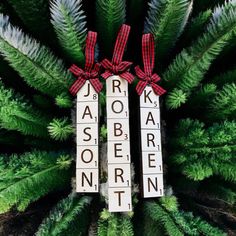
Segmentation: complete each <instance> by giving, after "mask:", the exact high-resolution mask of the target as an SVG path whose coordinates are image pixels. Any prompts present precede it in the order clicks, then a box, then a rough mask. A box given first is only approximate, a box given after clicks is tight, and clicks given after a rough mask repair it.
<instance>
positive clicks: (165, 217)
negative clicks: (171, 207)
mask: <svg viewBox="0 0 236 236" xmlns="http://www.w3.org/2000/svg"><path fill="white" fill-rule="evenodd" d="M145 212H146V214H147V215H148V216H149V217H150V218H151V219H152V220H154V222H155V223H156V224H161V225H162V227H163V228H164V230H165V232H166V233H167V234H168V235H170V236H172V235H173V236H178V235H181V236H183V235H184V233H183V232H182V231H181V229H180V228H179V227H178V226H177V225H176V224H175V222H174V220H173V219H172V217H171V216H170V215H169V213H168V212H167V211H166V210H165V209H163V207H162V206H160V204H158V202H147V203H146V204H145Z"/></svg>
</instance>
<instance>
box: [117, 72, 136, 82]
mask: <svg viewBox="0 0 236 236" xmlns="http://www.w3.org/2000/svg"><path fill="white" fill-rule="evenodd" d="M119 76H120V77H121V78H122V79H125V80H127V81H128V83H129V84H131V83H132V82H133V80H134V75H132V74H131V73H129V72H127V71H126V72H124V73H122V74H120V75H119Z"/></svg>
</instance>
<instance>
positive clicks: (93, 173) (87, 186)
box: [76, 168, 99, 193]
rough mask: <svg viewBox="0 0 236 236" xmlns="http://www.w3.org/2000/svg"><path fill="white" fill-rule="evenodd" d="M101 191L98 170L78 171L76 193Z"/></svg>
mask: <svg viewBox="0 0 236 236" xmlns="http://www.w3.org/2000/svg"><path fill="white" fill-rule="evenodd" d="M98 190H99V180H98V169H97V168H96V169H76V192H78V193H97V192H98Z"/></svg>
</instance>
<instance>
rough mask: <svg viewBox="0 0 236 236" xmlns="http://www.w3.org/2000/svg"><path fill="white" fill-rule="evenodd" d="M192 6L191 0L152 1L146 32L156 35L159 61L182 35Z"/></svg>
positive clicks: (146, 22)
mask: <svg viewBox="0 0 236 236" xmlns="http://www.w3.org/2000/svg"><path fill="white" fill-rule="evenodd" d="M192 5H193V1H190V0H161V1H159V0H151V1H150V3H149V11H148V16H147V18H146V21H145V27H144V28H145V29H144V31H145V32H146V33H152V34H153V35H154V38H155V45H156V56H157V58H158V60H157V61H159V60H162V59H163V57H164V56H166V54H167V53H168V52H169V51H170V49H171V48H172V47H173V46H174V44H175V42H176V41H177V39H178V38H179V36H180V35H181V33H182V31H183V29H184V27H185V25H186V23H187V21H188V18H189V15H190V13H191V10H192Z"/></svg>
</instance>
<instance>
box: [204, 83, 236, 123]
mask: <svg viewBox="0 0 236 236" xmlns="http://www.w3.org/2000/svg"><path fill="white" fill-rule="evenodd" d="M207 113H208V114H206V115H208V117H210V118H211V119H213V120H220V119H222V120H223V119H227V118H235V115H236V85H235V84H234V83H232V84H225V85H224V86H223V88H222V90H220V91H218V92H217V93H216V95H215V97H214V98H213V99H212V101H210V104H209V109H208V112H207Z"/></svg>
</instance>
